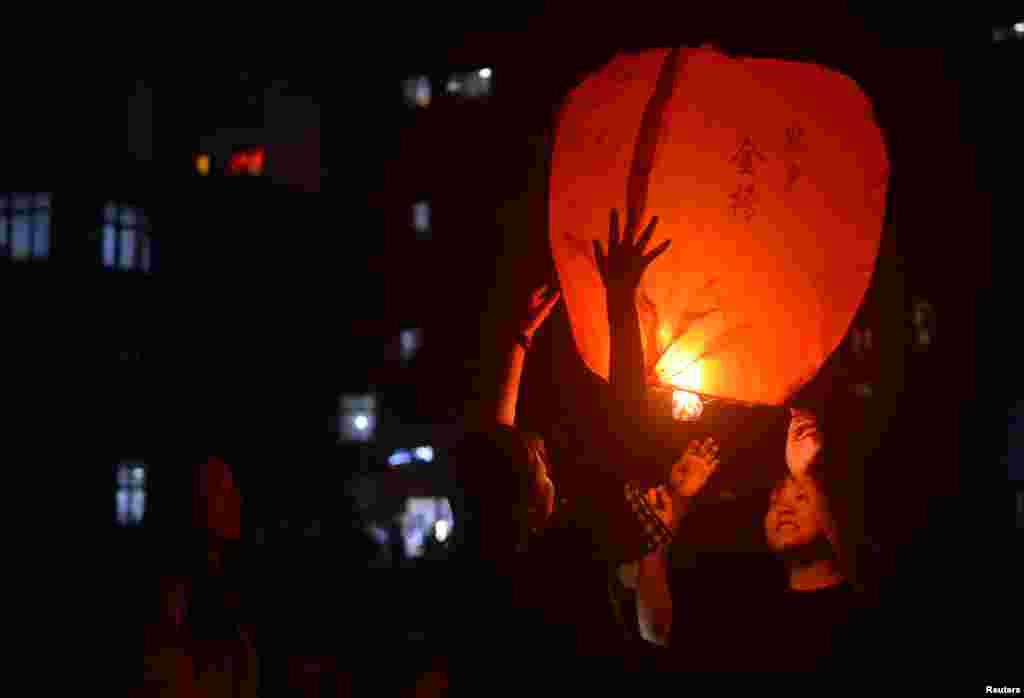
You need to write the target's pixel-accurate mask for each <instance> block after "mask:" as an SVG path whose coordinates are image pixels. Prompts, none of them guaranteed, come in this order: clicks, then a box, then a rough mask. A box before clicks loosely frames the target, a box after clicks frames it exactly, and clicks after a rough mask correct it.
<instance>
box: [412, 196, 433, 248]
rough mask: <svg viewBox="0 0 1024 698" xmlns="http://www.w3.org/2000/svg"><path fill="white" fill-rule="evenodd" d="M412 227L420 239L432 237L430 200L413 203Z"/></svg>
mask: <svg viewBox="0 0 1024 698" xmlns="http://www.w3.org/2000/svg"><path fill="white" fill-rule="evenodd" d="M412 227H413V230H415V231H416V233H417V235H416V237H418V238H419V239H420V240H429V239H430V202H428V201H417V202H416V203H415V204H413V206H412Z"/></svg>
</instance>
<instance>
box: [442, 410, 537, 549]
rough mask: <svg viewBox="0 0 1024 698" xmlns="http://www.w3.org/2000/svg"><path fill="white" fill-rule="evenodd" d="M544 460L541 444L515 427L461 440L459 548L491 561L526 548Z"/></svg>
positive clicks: (458, 451) (458, 454)
mask: <svg viewBox="0 0 1024 698" xmlns="http://www.w3.org/2000/svg"><path fill="white" fill-rule="evenodd" d="M546 459H547V453H546V449H545V447H544V441H543V439H541V437H539V436H537V435H535V434H528V433H524V432H521V431H520V430H519V429H516V428H514V427H509V426H504V425H498V426H496V427H494V428H492V429H490V430H488V431H479V432H474V433H471V434H468V435H466V436H465V437H464V438H463V439H462V440H461V442H460V443H459V445H458V446H457V448H456V451H455V481H456V485H457V487H458V490H459V492H458V497H457V498H456V499H457V502H456V508H457V512H456V516H457V519H459V520H458V521H457V522H456V529H457V530H460V531H461V534H460V535H459V539H458V544H459V547H460V548H461V549H463V550H464V551H466V552H468V553H469V554H473V555H483V556H485V557H490V558H497V557H505V556H507V555H510V554H513V553H515V552H516V551H517V550H522V549H524V547H525V546H526V544H527V543H528V540H529V537H530V529H529V525H530V516H529V508H530V506H531V504H533V502H534V499H535V496H536V493H535V489H534V488H535V483H536V478H537V472H538V468H539V467H541V466H542V464H544V463H546Z"/></svg>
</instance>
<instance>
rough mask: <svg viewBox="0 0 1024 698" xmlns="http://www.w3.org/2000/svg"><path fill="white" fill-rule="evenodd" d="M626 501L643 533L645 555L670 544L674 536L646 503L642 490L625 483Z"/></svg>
mask: <svg viewBox="0 0 1024 698" xmlns="http://www.w3.org/2000/svg"><path fill="white" fill-rule="evenodd" d="M625 492H626V501H627V502H629V506H630V508H631V509H632V510H633V514H634V515H635V516H636V518H637V520H638V521H639V522H640V525H641V526H642V528H643V531H644V538H645V540H646V543H647V545H646V553H651V552H653V551H655V550H657V549H658V548H667V547H668V546H669V545H671V543H672V539H673V537H674V534H673V533H672V531H671V529H669V527H668V526H666V525H665V522H664V521H662V520H661V517H660V516H658V514H657V513H656V512H655V511H654V510H653V509H652V508H651V506H650V504H648V503H647V498H646V497H645V496H644V492H643V490H641V489H640V488H639V487H637V486H636V485H634V484H633V483H631V482H627V483H626V488H625Z"/></svg>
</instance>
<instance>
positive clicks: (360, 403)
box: [338, 395, 377, 442]
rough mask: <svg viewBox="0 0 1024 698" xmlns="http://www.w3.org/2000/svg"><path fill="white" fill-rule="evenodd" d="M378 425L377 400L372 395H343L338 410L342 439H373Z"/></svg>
mask: <svg viewBox="0 0 1024 698" xmlns="http://www.w3.org/2000/svg"><path fill="white" fill-rule="evenodd" d="M376 427H377V401H376V398H374V396H372V395H343V396H342V398H341V405H340V409H339V410H338V439H339V440H340V441H352V442H360V441H361V442H369V441H373V439H374V434H375V431H376Z"/></svg>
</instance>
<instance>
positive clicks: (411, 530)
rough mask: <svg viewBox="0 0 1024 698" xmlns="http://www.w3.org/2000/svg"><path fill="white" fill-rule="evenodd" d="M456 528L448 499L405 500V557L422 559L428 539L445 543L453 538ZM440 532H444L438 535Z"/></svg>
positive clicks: (403, 524) (413, 498) (403, 516)
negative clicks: (453, 531) (452, 534)
mask: <svg viewBox="0 0 1024 698" xmlns="http://www.w3.org/2000/svg"><path fill="white" fill-rule="evenodd" d="M439 523H440V524H441V526H440V527H438V524H439ZM454 527H455V519H454V517H453V515H452V507H451V503H450V502H449V501H448V498H447V497H409V498H408V499H406V500H405V512H404V513H403V515H402V541H403V543H404V546H405V556H406V557H408V558H416V557H422V556H423V552H424V546H425V545H426V543H427V540H428V538H433V539H434V540H436V541H438V542H440V543H443V542H444V541H445V540H447V539H448V538H449V537H450V536H451V532H452V529H453V528H454ZM439 531H441V532H443V533H442V535H438V533H439Z"/></svg>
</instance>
